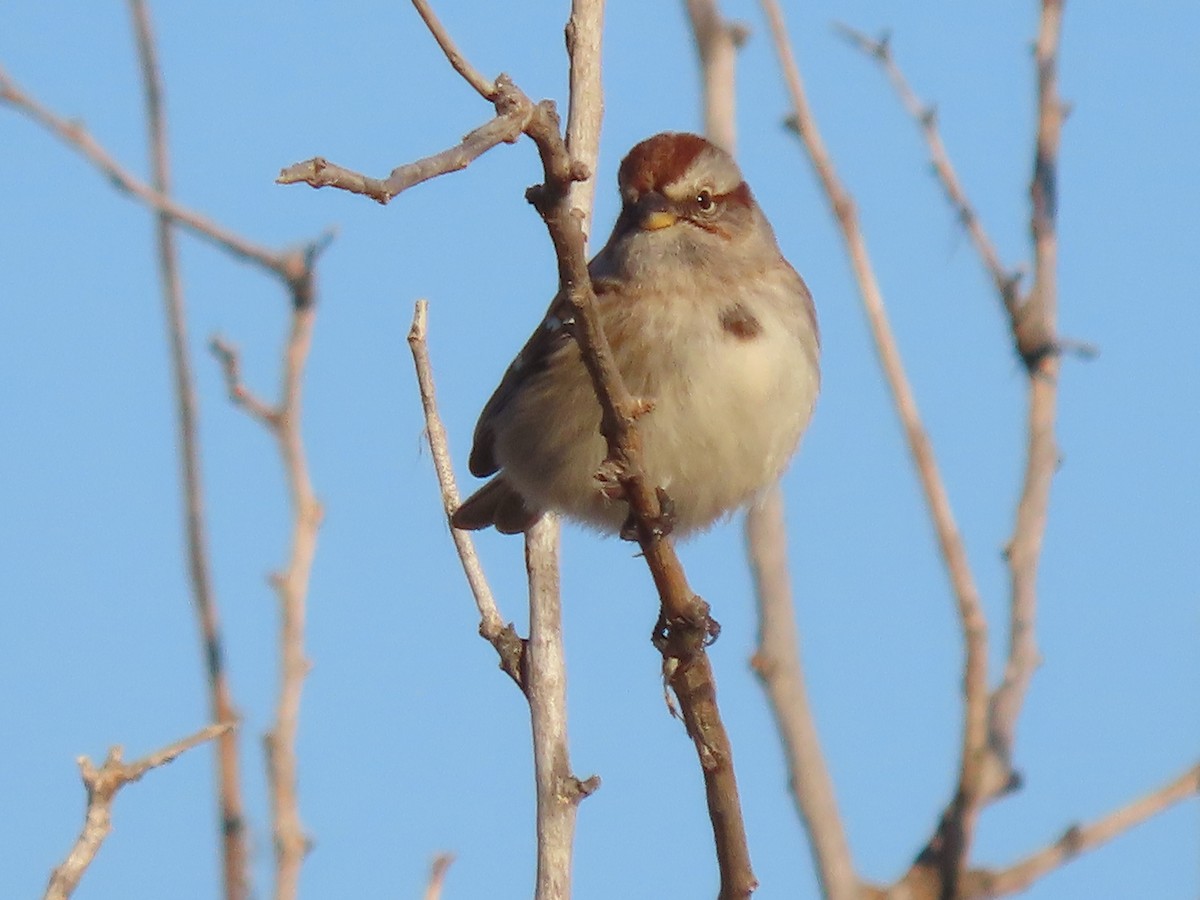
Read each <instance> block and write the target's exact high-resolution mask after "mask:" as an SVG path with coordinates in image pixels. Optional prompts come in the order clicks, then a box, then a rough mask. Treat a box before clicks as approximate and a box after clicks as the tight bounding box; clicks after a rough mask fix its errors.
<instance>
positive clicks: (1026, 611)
mask: <svg viewBox="0 0 1200 900" xmlns="http://www.w3.org/2000/svg"><path fill="white" fill-rule="evenodd" d="M1061 26H1062V2H1061V0H1044V2H1043V4H1042V17H1041V24H1040V28H1039V31H1038V38H1037V44H1036V51H1035V64H1036V66H1037V83H1038V131H1037V138H1036V153H1035V158H1034V166H1033V179H1032V182H1031V186H1030V196H1031V200H1032V208H1033V212H1032V221H1031V223H1030V228H1031V231H1032V233H1033V244H1034V248H1033V249H1034V271H1033V287H1032V291H1031V293H1030V295H1029V297H1028V298H1027V299H1026V301H1025V303H1024V305H1023V306H1022V308H1021V309H1020V310H1019V311H1018V313H1017V314H1016V316H1015V317H1014V319H1013V332H1014V334H1015V335H1016V342H1017V348H1018V350H1019V351H1020V352H1021V355H1022V357H1024V358H1025V359H1026V361H1027V363H1028V364H1029V365H1030V369H1029V376H1030V377H1029V412H1028V430H1029V444H1028V449H1027V451H1026V457H1025V473H1024V476H1023V483H1022V486H1021V499H1020V501H1019V502H1018V504H1017V514H1016V523H1015V525H1014V529H1013V536H1012V539H1011V540H1010V542H1009V545H1008V550H1007V557H1008V566H1009V575H1010V582H1011V589H1012V600H1011V608H1010V610H1011V611H1010V616H1011V618H1010V622H1009V638H1008V660H1007V662H1006V664H1005V667H1004V678H1003V680H1002V681H1001V683H1000V686H999V687H998V688H997V689H996V691H995V693H994V694H993V696H992V703H991V710H990V718H989V723H988V725H989V738H990V741H991V745H992V749H993V750H994V751H995V753H996V755H997V756H998V758H999V759H1000V760H1001V761H1002V762H1003V763H1004V765H1005V767H1006V768H1008V769H1009V770H1010V771H1011V767H1012V755H1013V745H1014V743H1015V741H1016V725H1017V719H1018V718H1019V716H1020V713H1021V708H1022V706H1023V705H1024V702H1025V695H1026V692H1027V691H1028V689H1029V683H1030V681H1031V680H1032V678H1033V672H1034V670H1035V669H1036V668H1037V665H1038V660H1039V655H1038V649H1037V641H1036V635H1035V631H1034V626H1035V622H1036V618H1037V574H1038V564H1039V562H1040V559H1041V553H1042V539H1043V537H1044V535H1045V532H1046V521H1047V518H1048V511H1049V506H1050V483H1051V481H1052V480H1053V478H1054V473H1055V471H1056V470H1057V468H1058V443H1057V441H1056V439H1055V435H1054V423H1055V419H1056V418H1057V414H1058V413H1057V408H1058V372H1059V366H1060V362H1061V360H1060V359H1059V357H1058V355H1057V354H1056V353H1054V352H1047V351H1046V348H1049V347H1054V346H1055V345H1056V343H1057V337H1056V335H1057V306H1058V284H1057V264H1058V238H1057V233H1056V227H1057V226H1056V214H1057V198H1056V193H1055V184H1056V180H1057V171H1058V147H1059V140H1060V134H1061V130H1062V117H1063V106H1062V101H1061V99H1060V98H1059V96H1058V46H1059V36H1060V33H1061Z"/></svg>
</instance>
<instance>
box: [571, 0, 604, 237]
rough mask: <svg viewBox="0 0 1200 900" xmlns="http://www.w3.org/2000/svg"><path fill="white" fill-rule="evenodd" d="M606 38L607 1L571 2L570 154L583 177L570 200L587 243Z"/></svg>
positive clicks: (573, 187)
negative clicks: (601, 60) (601, 67)
mask: <svg viewBox="0 0 1200 900" xmlns="http://www.w3.org/2000/svg"><path fill="white" fill-rule="evenodd" d="M603 36H604V0H572V2H571V17H570V18H569V19H568V20H567V27H566V39H567V58H568V59H569V60H570V65H571V72H570V92H571V105H570V108H569V109H568V110H567V152H568V153H570V154H571V164H572V166H573V167H574V168H575V169H576V171H577V172H578V173H579V174H580V175H582V176H583V177H581V178H579V179H577V180H576V181H574V182H572V183H571V187H570V191H569V195H570V196H569V200H568V202H569V203H570V204H571V207H572V208H573V209H577V210H579V213H580V215H581V216H582V219H583V232H584V237H585V239H586V238H587V237H588V236H590V235H591V232H592V205H593V200H594V199H595V196H596V162H597V160H598V159H599V157H600V126H601V124H602V123H603V121H604V94H603V89H602V88H603V86H602V84H601V80H600V75H601V71H600V47H601V42H602V39H603Z"/></svg>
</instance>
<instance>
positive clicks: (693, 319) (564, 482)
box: [451, 132, 820, 535]
mask: <svg viewBox="0 0 1200 900" xmlns="http://www.w3.org/2000/svg"><path fill="white" fill-rule="evenodd" d="M617 182H618V186H619V188H620V193H621V212H620V214H619V215H618V217H617V221H616V224H615V225H614V226H613V231H612V235H611V236H610V237H609V239H608V241H607V243H605V245H604V248H603V249H602V250H601V251H600V252H599V253H598V254H596V256H595V258H594V259H592V261H591V263H590V264H589V267H588V271H589V273H590V275H591V280H592V286H593V288H594V290H595V294H596V301H597V311H598V314H599V317H600V321H601V324H602V327H603V329H604V334H605V335H606V336H607V338H608V341H609V343H610V344H611V346H612V351H613V355H614V358H615V361H616V365H617V368H618V369H619V371H620V373H621V376H622V378H623V379H624V381H625V384H626V386H627V387H628V389H629V391H630V393H631V394H633V395H634V397H636V398H638V399H639V401H640V402H641V405H642V407H643V408H645V409H646V410H648V411H647V412H645V413H644V414H643V415H642V416H641V417H640V418H639V419H638V422H637V427H638V432H639V434H640V437H641V444H642V460H643V463H644V467H645V474H646V477H647V479H648V480H649V482H650V483H651V484H652V485H655V486H656V487H658V488H661V489H662V490H663V491H664V492H665V494H666V496H667V497H669V498H670V504H669V508H670V513H671V515H670V518H671V527H672V530H673V532H674V533H675V534H677V535H687V534H689V533H693V532H696V531H700V530H702V529H704V528H706V527H708V526H710V525H711V524H712V523H714V522H715V521H717V520H718V519H720V518H722V517H723V516H726V515H727V514H729V513H731V512H732V511H734V510H736V509H738V508H739V507H742V506H745V505H747V504H748V503H750V502H751V501H753V500H754V499H755V497H756V496H757V495H758V494H759V493H760V492H762V491H763V490H764V489H765V488H767V487H769V486H770V485H771V484H773V483H774V482H775V481H776V479H778V478H779V476H780V475H781V474H782V473H783V471H784V469H785V468H786V467H787V465H788V462H789V460H790V459H791V457H792V455H793V453H794V452H795V450H796V447H797V445H798V443H799V441H800V437H801V435H802V434H803V432H804V430H805V428H806V427H807V425H808V422H809V419H810V418H811V416H812V412H813V407H814V405H815V403H816V398H817V393H818V390H819V387H820V368H819V357H820V337H819V334H818V329H817V319H816V311H815V309H814V307H813V301H812V296H811V294H810V293H809V291H808V288H807V286H806V285H805V283H804V280H803V279H802V278H801V277H800V276H799V275H798V274H797V273H796V271H795V269H793V268H792V267H791V265H789V264H788V262H787V260H785V259H784V258H783V254H782V253H781V252H780V250H779V245H778V243H777V242H776V240H775V234H774V232H773V231H772V229H771V226H770V224H769V223H768V222H767V219H766V216H764V215H763V212H762V210H761V209H760V208H759V206H758V204H757V203H756V202H755V200H754V195H753V194H752V193H751V192H750V188H749V186H748V185H747V184H746V182H745V180H744V179H743V178H742V174H741V171H740V170H739V169H738V166H737V164H736V163H735V162H734V160H733V158H732V157H731V156H730V155H729V154H728V153H726V152H725V151H724V150H722V149H720V148H719V147H717V146H716V145H714V144H712V143H710V142H709V141H707V140H705V139H704V138H702V137H699V136H697V135H695V134H687V133H678V132H665V133H662V134H657V135H655V136H653V137H651V138H647V139H646V140H644V141H642V142H641V143H639V144H638V145H637V146H635V147H634V148H633V149H632V150H630V151H629V153H628V155H627V156H626V157H625V159H624V160H623V161H622V163H621V166H620V169H619V171H618V175H617ZM571 325H572V319H571V308H570V306H569V304H568V302H567V300H566V299H565V297H563V296H562V295H561V293H560V294H559V295H558V296H556V297H555V299H554V300H553V302H552V303H551V304H550V308H549V310H548V312H547V313H546V316H545V317H544V318H543V319H542V322H541V324H540V325H539V326H538V328H537V330H536V331H535V332H534V333H533V336H532V337H530V339H529V340H528V342H527V343H526V344H525V346H524V347H523V348H522V349H521V352H520V353H518V354H517V357H516V359H514V360H513V362H512V364H511V365H510V366H509V367H508V370H507V371H506V372H505V373H504V377H503V378H502V379H501V381H500V385H499V387H497V388H496V391H495V393H493V394H492V397H491V399H490V400H488V402H487V404H486V405H485V406H484V408H483V412H482V413H481V414H480V417H479V423H478V424H477V425H476V427H475V439H474V446H473V447H472V450H471V456H470V462H469V466H470V470H471V474H473V475H475V476H476V477H479V478H485V477H488V476H493V477H492V479H491V480H490V481H489V482H488V483H487V484H485V485H484V486H483V487H482V488H480V489H479V490H478V491H476V492H475V493H474V494H472V495H471V496H470V497H468V498H467V500H465V501H464V502H463V503H462V504H461V505H460V506H459V507H458V509H457V510H456V511H455V512H454V514H453V515H452V516H451V523H452V524H453V526H454V527H455V528H459V529H467V530H474V529H480V528H486V527H488V526H495V528H496V529H497V530H498V531H500V532H502V533H504V534H518V533H521V532H523V531H525V530H526V529H528V528H529V527H530V526H531V525H533V524H534V523H535V522H536V521H537V520H538V519H539V518H540V517H541V515H542V514H543V513H544V512H545V511H547V510H553V511H554V512H557V513H561V514H562V515H564V516H566V517H567V518H569V519H573V520H575V521H578V522H581V523H583V524H585V525H589V526H593V527H595V528H596V529H599V530H600V531H603V532H608V533H622V532H623V530H624V532H625V533H626V534H627V535H628V526H629V509H628V506H627V504H626V502H625V501H624V500H621V499H618V498H617V497H615V496H614V491H613V490H612V484H611V479H610V480H608V482H607V483H606V481H605V479H604V478H603V477H601V476H600V474H599V472H600V469H601V463H602V462H603V461H604V460H605V457H606V455H607V452H606V451H607V447H606V444H605V440H604V438H603V437H602V436H601V434H600V415H601V414H600V405H599V402H598V401H597V399H596V395H595V392H594V389H593V386H592V381H591V379H590V377H589V375H588V372H587V370H586V368H585V367H584V364H583V361H582V358H581V356H580V350H579V347H578V345H577V344H576V342H575V340H574V338H573V337H572V335H571Z"/></svg>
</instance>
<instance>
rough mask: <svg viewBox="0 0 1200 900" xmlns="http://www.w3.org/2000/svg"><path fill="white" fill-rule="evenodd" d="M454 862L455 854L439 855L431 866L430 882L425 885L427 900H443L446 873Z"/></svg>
mask: <svg viewBox="0 0 1200 900" xmlns="http://www.w3.org/2000/svg"><path fill="white" fill-rule="evenodd" d="M453 862H454V854H453V853H439V854H438V855H437V856H435V857H434V858H433V862H432V863H431V864H430V866H429V881H428V882H427V883H426V885H425V900H441V898H442V885H443V884H445V881H446V873H447V872H448V871H449V870H450V866H451V864H452V863H453Z"/></svg>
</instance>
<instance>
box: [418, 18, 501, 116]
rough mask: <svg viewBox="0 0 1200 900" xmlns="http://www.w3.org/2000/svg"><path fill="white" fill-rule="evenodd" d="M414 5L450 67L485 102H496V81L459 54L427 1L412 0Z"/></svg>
mask: <svg viewBox="0 0 1200 900" xmlns="http://www.w3.org/2000/svg"><path fill="white" fill-rule="evenodd" d="M412 5H413V6H415V7H416V9H417V12H418V13H419V14H420V16H421V18H422V19H423V20H424V21H425V27H426V28H428V29H429V33H430V34H432V35H433V39H434V40H435V41H437V43H438V46H439V47H441V48H442V53H444V54H445V55H446V59H447V60H448V61H449V63H450V65H452V66H453V67H454V71H456V72H457V73H458V74H459V75H461V76H462V77H463V79H464V80H465V81H466V82H467V84H469V85H471V87H473V88H475V90H477V91H478V92H479V95H480V96H481V97H483V99H484V100H491V101H495V99H496V95H497V85H496V83H495V82H494V81H489V80H488V79H487V78H484V77H483V75H481V74H480V73H479V70H478V69H476V68H475V67H474V66H473V65H471V63H470V62H468V61H467V58H466V57H465V56H463V55H462V54H461V53H459V52H458V47H457V46H456V45H455V43H454V41H452V40H451V39H450V35H449V34H448V33H447V31H446V29H445V28H444V27H443V26H442V23H441V22H440V21H438V17H437V16H435V15H434V14H433V10H432V9H430V8H429V4H428V3H426V2H425V0H412Z"/></svg>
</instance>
